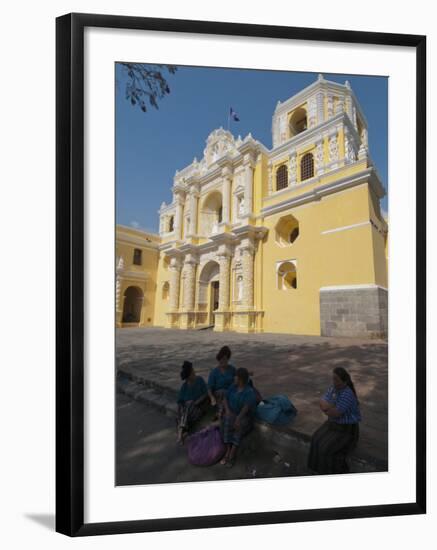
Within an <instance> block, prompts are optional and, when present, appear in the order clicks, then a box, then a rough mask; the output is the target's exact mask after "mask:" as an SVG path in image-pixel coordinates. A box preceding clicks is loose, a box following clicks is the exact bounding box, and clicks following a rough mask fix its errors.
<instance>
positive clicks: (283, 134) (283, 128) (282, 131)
mask: <svg viewBox="0 0 437 550" xmlns="http://www.w3.org/2000/svg"><path fill="white" fill-rule="evenodd" d="M286 139H287V119H286V116H285V114H284V115H282V116H281V117H280V118H279V143H284V141H286Z"/></svg>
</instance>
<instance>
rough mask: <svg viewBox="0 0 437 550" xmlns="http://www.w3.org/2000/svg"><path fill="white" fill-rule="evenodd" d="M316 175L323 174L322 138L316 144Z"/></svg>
mask: <svg viewBox="0 0 437 550" xmlns="http://www.w3.org/2000/svg"><path fill="white" fill-rule="evenodd" d="M315 160H316V174H317V175H318V176H320V175H321V174H323V172H324V166H325V159H324V150H323V138H320V139H319V140H318V141H317V142H316V158H315Z"/></svg>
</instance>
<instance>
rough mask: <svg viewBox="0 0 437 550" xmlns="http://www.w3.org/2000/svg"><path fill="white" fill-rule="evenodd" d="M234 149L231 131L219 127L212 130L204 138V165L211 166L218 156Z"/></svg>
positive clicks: (220, 156)
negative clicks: (205, 138) (206, 137)
mask: <svg viewBox="0 0 437 550" xmlns="http://www.w3.org/2000/svg"><path fill="white" fill-rule="evenodd" d="M235 150H236V146H235V141H234V136H233V135H232V134H231V132H228V131H226V130H224V129H223V128H219V129H218V130H214V131H213V132H211V133H210V134H209V136H208V139H207V140H206V147H205V149H204V151H203V154H204V159H205V163H206V166H211V165H212V164H214V163H215V162H217V161H218V160H219V159H220V158H222V157H223V156H225V155H226V154H228V153H233V152H234V151H235Z"/></svg>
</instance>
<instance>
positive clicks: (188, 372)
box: [177, 361, 208, 445]
mask: <svg viewBox="0 0 437 550" xmlns="http://www.w3.org/2000/svg"><path fill="white" fill-rule="evenodd" d="M181 378H182V380H184V383H183V384H182V386H181V389H180V390H179V396H178V401H177V402H178V418H177V423H178V438H177V440H178V442H179V443H180V444H182V445H183V443H184V439H185V436H186V435H187V433H188V430H189V429H190V427H191V426H192V425H193V424H194V422H196V421H197V420H199V418H201V416H202V415H203V414H204V412H205V410H206V407H207V406H208V399H207V397H208V389H207V387H206V384H205V380H204V379H203V378H202V377H201V376H197V375H196V373H195V371H194V368H193V364H192V363H190V362H189V361H184V364H183V365H182V370H181Z"/></svg>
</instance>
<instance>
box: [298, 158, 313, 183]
mask: <svg viewBox="0 0 437 550" xmlns="http://www.w3.org/2000/svg"><path fill="white" fill-rule="evenodd" d="M313 176H314V157H313V155H312V153H306V154H305V155H304V156H303V157H302V158H301V160H300V179H301V181H304V180H307V179H309V178H312V177H313Z"/></svg>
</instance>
